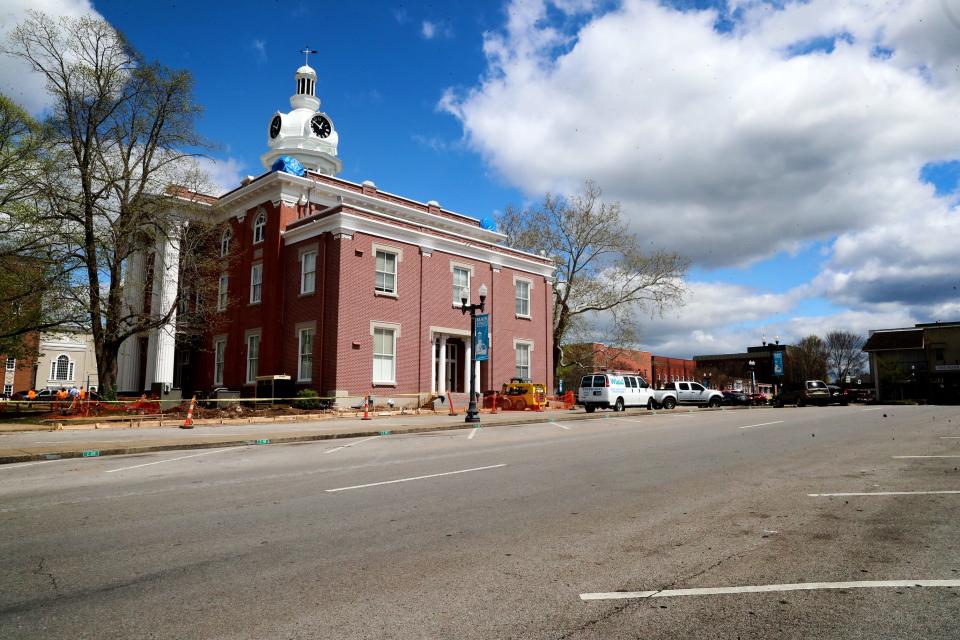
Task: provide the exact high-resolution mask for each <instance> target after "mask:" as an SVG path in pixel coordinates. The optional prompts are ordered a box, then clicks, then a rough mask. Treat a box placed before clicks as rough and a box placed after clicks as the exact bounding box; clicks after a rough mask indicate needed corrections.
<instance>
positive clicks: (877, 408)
mask: <svg viewBox="0 0 960 640" xmlns="http://www.w3.org/2000/svg"><path fill="white" fill-rule="evenodd" d="M884 409H886V407H870V408H869V409H860V411H883V410H884Z"/></svg>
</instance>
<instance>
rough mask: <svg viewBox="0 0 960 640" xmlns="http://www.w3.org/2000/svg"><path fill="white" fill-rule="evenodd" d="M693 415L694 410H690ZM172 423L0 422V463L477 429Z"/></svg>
mask: <svg viewBox="0 0 960 640" xmlns="http://www.w3.org/2000/svg"><path fill="white" fill-rule="evenodd" d="M682 411H685V410H684V409H678V410H674V411H672V412H671V413H678V412H682ZM692 411H697V410H696V409H692ZM655 413H658V412H650V411H647V410H646V409H638V410H631V411H628V412H625V413H611V412H603V413H594V414H587V413H585V412H584V411H583V409H575V410H552V411H544V412H536V413H534V412H524V413H520V412H501V413H497V414H482V415H481V423H480V426H481V427H495V426H508V425H523V424H537V423H545V422H552V421H555V420H563V421H570V420H603V419H605V418H607V417H620V416H628V415H654V414H655ZM178 423H179V421H178ZM178 423H174V424H178ZM170 424H171V423H165V426H163V427H134V428H130V427H121V428H116V427H113V428H109V429H96V430H93V429H84V430H76V429H64V430H62V431H49V430H46V431H37V430H28V431H25V430H24V425H19V424H17V425H5V424H0V464H8V463H13V462H33V461H42V460H56V459H59V458H79V457H98V456H109V455H122V454H133V453H145V452H150V451H170V450H177V449H207V448H214V447H230V446H242V445H256V444H280V443H289V442H309V441H315V440H332V439H336V438H358V437H364V436H375V435H387V434H402V433H424V432H429V431H446V430H452V429H468V428H471V427H473V426H475V425H471V424H466V423H465V422H464V416H463V414H462V413H461V414H460V415H458V416H446V415H432V414H431V415H419V416H417V415H397V416H390V417H376V418H374V419H372V420H361V419H359V418H354V417H350V418H333V419H325V420H317V421H312V422H267V423H256V424H225V425H223V426H219V425H201V426H197V427H195V428H193V429H181V428H179V426H170ZM37 428H39V427H37Z"/></svg>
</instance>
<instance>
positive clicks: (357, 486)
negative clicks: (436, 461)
mask: <svg viewBox="0 0 960 640" xmlns="http://www.w3.org/2000/svg"><path fill="white" fill-rule="evenodd" d="M505 466H507V465H506V464H492V465H490V466H488V467H473V468H472V469H460V470H458V471H446V472H444V473H431V474H430V475H426V476H415V477H413V478H400V479H398V480H386V481H384V482H370V483H368V484H355V485H353V486H352V487H338V488H336V489H327V490H326V492H327V493H336V492H337V491H350V490H351V489H366V488H367V487H379V486H381V485H384V484H397V483H398V482H411V481H413V480H426V479H427V478H439V477H441V476H453V475H457V474H458V473H470V472H472V471H486V470H487V469H499V468H500V467H505Z"/></svg>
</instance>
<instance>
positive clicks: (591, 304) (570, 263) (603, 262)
mask: <svg viewBox="0 0 960 640" xmlns="http://www.w3.org/2000/svg"><path fill="white" fill-rule="evenodd" d="M499 224H500V228H501V230H502V231H503V232H504V233H506V234H507V235H508V236H509V238H510V241H511V243H512V244H513V246H516V247H518V248H520V249H525V250H527V251H532V252H535V253H540V254H541V255H546V256H550V257H551V258H553V259H554V260H555V262H556V264H557V270H556V283H555V284H554V287H553V348H554V359H553V362H554V369H555V373H557V374H559V368H560V366H561V365H562V362H563V357H562V356H563V352H562V345H563V344H564V343H565V339H566V338H567V336H568V333H569V332H570V331H571V329H574V328H575V327H576V326H577V325H578V324H580V325H581V326H582V323H584V322H585V321H586V320H587V319H588V318H591V317H595V316H597V315H602V314H605V313H606V314H608V315H609V314H613V317H614V324H615V325H616V324H617V323H621V324H622V323H624V322H629V321H630V320H629V319H630V318H631V314H632V312H633V311H635V310H647V311H651V312H661V311H662V310H663V309H664V308H666V307H668V306H670V305H676V304H680V303H681V302H682V297H683V293H684V286H683V277H684V276H685V275H686V271H687V266H688V261H687V260H686V258H684V257H682V256H680V255H679V254H677V253H672V252H668V251H662V250H657V249H654V250H651V251H649V252H645V251H643V249H642V248H641V242H640V239H639V238H638V237H637V235H636V234H635V233H633V232H631V231H630V230H629V229H628V227H627V223H626V221H625V220H624V219H623V216H622V209H621V206H620V203H619V202H604V200H603V199H602V193H601V190H600V187H599V186H597V184H596V183H594V182H592V181H587V182H585V183H584V185H583V187H582V189H581V190H580V191H579V192H578V193H575V194H573V195H571V196H569V197H562V196H555V195H551V194H547V195H546V196H545V197H544V199H543V202H542V203H541V204H540V205H538V206H535V207H531V208H528V209H519V208H516V207H513V206H509V207H507V208H506V210H505V211H504V213H503V214H502V215H501V216H500V219H499ZM600 322H604V319H601V320H600ZM578 333H582V332H578Z"/></svg>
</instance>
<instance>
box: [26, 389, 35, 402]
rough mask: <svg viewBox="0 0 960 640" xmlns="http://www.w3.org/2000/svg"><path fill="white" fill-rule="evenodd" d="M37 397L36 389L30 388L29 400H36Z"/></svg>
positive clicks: (28, 392)
mask: <svg viewBox="0 0 960 640" xmlns="http://www.w3.org/2000/svg"><path fill="white" fill-rule="evenodd" d="M36 399H37V392H36V391H34V390H33V389H30V391H27V400H36Z"/></svg>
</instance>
